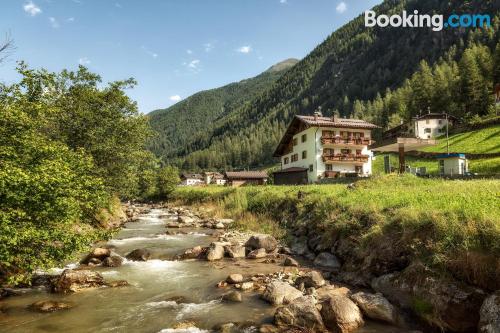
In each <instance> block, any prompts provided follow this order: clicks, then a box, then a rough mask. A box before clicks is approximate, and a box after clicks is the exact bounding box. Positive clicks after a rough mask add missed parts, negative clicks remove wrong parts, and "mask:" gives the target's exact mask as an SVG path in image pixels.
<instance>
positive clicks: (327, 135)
mask: <svg viewBox="0 0 500 333" xmlns="http://www.w3.org/2000/svg"><path fill="white" fill-rule="evenodd" d="M321 135H322V136H323V137H324V138H333V137H335V131H323V132H322V134H321Z"/></svg>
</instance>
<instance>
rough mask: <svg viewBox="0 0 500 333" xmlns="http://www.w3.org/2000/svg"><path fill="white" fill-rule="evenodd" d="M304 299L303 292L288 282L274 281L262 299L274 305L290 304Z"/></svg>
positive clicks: (267, 287) (268, 286)
mask: <svg viewBox="0 0 500 333" xmlns="http://www.w3.org/2000/svg"><path fill="white" fill-rule="evenodd" d="M299 297H302V292H301V291H300V290H298V289H296V288H294V287H293V286H291V285H289V284H288V283H286V282H281V281H273V282H271V283H269V284H268V285H267V286H266V289H265V290H264V293H263V294H262V296H261V298H262V299H264V300H266V301H268V302H269V303H271V304H273V305H281V304H288V303H290V302H291V301H293V300H294V299H296V298H299Z"/></svg>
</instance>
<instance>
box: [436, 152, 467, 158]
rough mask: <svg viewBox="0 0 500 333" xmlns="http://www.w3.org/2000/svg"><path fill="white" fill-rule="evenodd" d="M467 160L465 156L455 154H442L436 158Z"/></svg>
mask: <svg viewBox="0 0 500 333" xmlns="http://www.w3.org/2000/svg"><path fill="white" fill-rule="evenodd" d="M454 157H455V158H465V154H460V153H453V154H441V155H437V156H436V158H454Z"/></svg>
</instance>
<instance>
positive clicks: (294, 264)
mask: <svg viewBox="0 0 500 333" xmlns="http://www.w3.org/2000/svg"><path fill="white" fill-rule="evenodd" d="M283 265H284V266H291V267H299V263H298V261H297V260H295V259H293V258H292V257H286V258H285V262H284V263H283Z"/></svg>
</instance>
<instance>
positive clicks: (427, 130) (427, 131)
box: [424, 128, 432, 133]
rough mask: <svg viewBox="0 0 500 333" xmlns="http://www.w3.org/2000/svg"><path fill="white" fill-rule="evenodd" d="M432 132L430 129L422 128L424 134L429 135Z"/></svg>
mask: <svg viewBox="0 0 500 333" xmlns="http://www.w3.org/2000/svg"><path fill="white" fill-rule="evenodd" d="M431 132H432V130H431V129H430V128H424V133H431Z"/></svg>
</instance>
